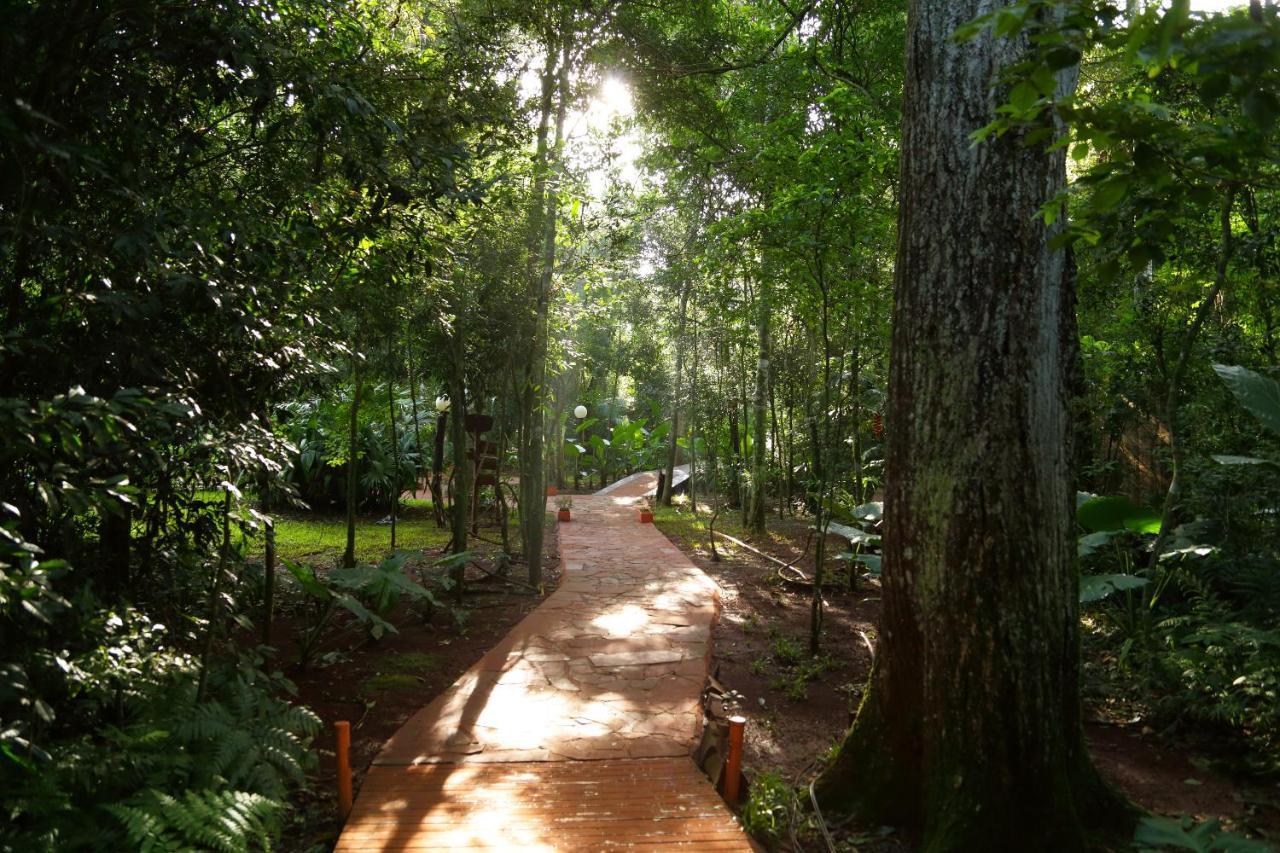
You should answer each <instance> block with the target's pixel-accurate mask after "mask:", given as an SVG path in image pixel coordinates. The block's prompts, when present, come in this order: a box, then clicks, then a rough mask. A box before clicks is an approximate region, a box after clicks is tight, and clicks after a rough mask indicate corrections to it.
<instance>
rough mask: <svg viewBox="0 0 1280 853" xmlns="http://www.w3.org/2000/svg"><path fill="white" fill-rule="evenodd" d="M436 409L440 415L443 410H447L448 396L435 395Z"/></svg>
mask: <svg viewBox="0 0 1280 853" xmlns="http://www.w3.org/2000/svg"><path fill="white" fill-rule="evenodd" d="M436 411H437V412H439V413H440V414H442V415H443V414H444V413H445V412H447V411H449V398H448V397H436Z"/></svg>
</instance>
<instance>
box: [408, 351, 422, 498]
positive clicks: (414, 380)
mask: <svg viewBox="0 0 1280 853" xmlns="http://www.w3.org/2000/svg"><path fill="white" fill-rule="evenodd" d="M408 355H409V405H410V406H411V407H412V408H413V446H414V448H416V449H417V451H418V461H417V462H415V463H414V465H413V498H414V500H417V499H418V480H419V479H420V478H421V477H422V427H421V426H420V425H419V423H418V377H417V375H416V374H415V373H414V371H413V348H412V347H410V348H409V353H408Z"/></svg>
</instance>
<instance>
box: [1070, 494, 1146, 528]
mask: <svg viewBox="0 0 1280 853" xmlns="http://www.w3.org/2000/svg"><path fill="white" fill-rule="evenodd" d="M1076 522H1077V523H1078V524H1079V525H1080V526H1081V527H1083V528H1084V529H1085V530H1087V531H1088V532H1090V533H1098V532H1102V531H1110V530H1133V531H1136V532H1138V533H1159V532H1160V513H1158V512H1156V511H1155V510H1154V509H1151V508H1149V507H1144V506H1139V505H1137V504H1135V503H1133V502H1132V501H1130V500H1129V499H1128V498H1125V497H1095V498H1090V499H1089V500H1087V501H1085V502H1084V503H1082V504H1080V506H1079V507H1077V509H1076Z"/></svg>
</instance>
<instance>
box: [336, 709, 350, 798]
mask: <svg viewBox="0 0 1280 853" xmlns="http://www.w3.org/2000/svg"><path fill="white" fill-rule="evenodd" d="M333 732H334V734H335V735H336V736H337V741H338V814H340V815H341V816H342V818H343V820H346V817H347V815H349V814H351V723H349V722H347V721H346V720H339V721H338V722H336V723H334V724H333Z"/></svg>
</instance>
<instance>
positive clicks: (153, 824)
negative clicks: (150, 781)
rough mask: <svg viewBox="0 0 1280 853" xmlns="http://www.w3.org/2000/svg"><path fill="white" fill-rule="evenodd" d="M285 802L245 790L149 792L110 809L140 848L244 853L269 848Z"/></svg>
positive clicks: (128, 836) (135, 844)
mask: <svg viewBox="0 0 1280 853" xmlns="http://www.w3.org/2000/svg"><path fill="white" fill-rule="evenodd" d="M281 808H282V804H281V803H279V802H276V801H274V800H270V799H268V798H267V797H263V796H260V795H258V794H250V793H246V792H244V791H186V792H184V793H183V794H182V796H181V797H173V796H170V795H169V794H166V793H164V792H163V791H157V790H155V789H154V788H148V789H146V790H145V791H141V792H139V793H138V794H137V795H136V796H134V797H132V798H130V800H129V801H128V802H126V803H121V804H118V805H111V806H108V807H107V810H108V811H109V812H111V814H113V815H115V816H116V817H117V818H118V819H119V820H120V822H121V823H123V824H124V826H125V830H126V836H125V840H126V841H127V842H128V843H129V844H130V845H132V846H134V847H136V849H139V850H148V851H150V850H156V851H162V850H165V851H168V850H172V851H182V850H190V849H192V848H196V849H201V850H218V851H225V853H245V851H249V850H252V849H259V848H267V847H269V846H270V843H271V837H272V832H271V829H272V827H273V826H275V825H276V823H277V820H278V814H279V812H280V810H281Z"/></svg>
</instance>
